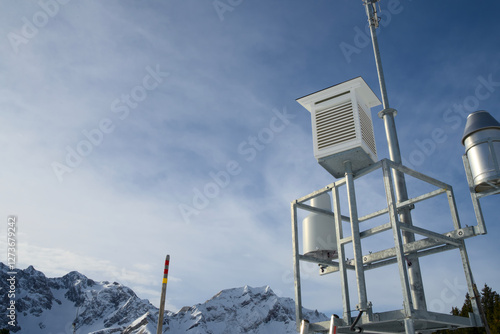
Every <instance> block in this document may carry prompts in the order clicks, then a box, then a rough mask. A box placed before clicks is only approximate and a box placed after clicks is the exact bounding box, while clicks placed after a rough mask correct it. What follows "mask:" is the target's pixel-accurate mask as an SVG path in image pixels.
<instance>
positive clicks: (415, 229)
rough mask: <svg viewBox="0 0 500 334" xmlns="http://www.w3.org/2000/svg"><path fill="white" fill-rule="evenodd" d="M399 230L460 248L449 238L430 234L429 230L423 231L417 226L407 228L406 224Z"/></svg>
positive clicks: (457, 243)
mask: <svg viewBox="0 0 500 334" xmlns="http://www.w3.org/2000/svg"><path fill="white" fill-rule="evenodd" d="M400 228H401V229H402V230H403V231H408V232H413V233H416V234H420V235H423V236H426V237H429V238H431V239H436V240H441V241H442V242H443V243H446V244H450V245H455V246H460V245H461V243H460V242H458V241H456V240H454V239H453V238H450V237H448V236H446V235H442V234H439V233H436V232H432V231H429V230H426V229H423V228H420V227H417V226H408V225H406V224H401V225H400Z"/></svg>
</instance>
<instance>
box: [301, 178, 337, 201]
mask: <svg viewBox="0 0 500 334" xmlns="http://www.w3.org/2000/svg"><path fill="white" fill-rule="evenodd" d="M332 188H333V183H330V184H329V185H327V186H326V187H324V188H322V189H319V190H316V191H313V192H312V193H310V194H309V195H305V196H303V197H301V198H299V199H296V200H295V202H296V203H297V204H300V203H303V202H306V201H308V200H310V199H312V198H314V197H318V196H319V195H321V194H323V193H326V192H328V191H331V190H332Z"/></svg>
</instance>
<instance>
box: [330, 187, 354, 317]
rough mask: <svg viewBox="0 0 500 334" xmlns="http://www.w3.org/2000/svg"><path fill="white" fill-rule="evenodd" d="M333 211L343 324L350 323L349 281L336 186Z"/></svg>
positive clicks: (335, 188) (333, 193)
mask: <svg viewBox="0 0 500 334" xmlns="http://www.w3.org/2000/svg"><path fill="white" fill-rule="evenodd" d="M332 198H333V212H334V213H335V232H336V235H337V254H338V255H339V272H340V286H341V289H342V308H343V316H342V318H343V320H344V323H345V325H348V324H350V323H351V302H350V298H349V283H348V280H347V268H346V264H345V245H344V244H343V243H341V242H340V240H341V239H342V238H344V232H343V228H342V215H341V211H340V197H339V189H338V187H334V188H333V189H332Z"/></svg>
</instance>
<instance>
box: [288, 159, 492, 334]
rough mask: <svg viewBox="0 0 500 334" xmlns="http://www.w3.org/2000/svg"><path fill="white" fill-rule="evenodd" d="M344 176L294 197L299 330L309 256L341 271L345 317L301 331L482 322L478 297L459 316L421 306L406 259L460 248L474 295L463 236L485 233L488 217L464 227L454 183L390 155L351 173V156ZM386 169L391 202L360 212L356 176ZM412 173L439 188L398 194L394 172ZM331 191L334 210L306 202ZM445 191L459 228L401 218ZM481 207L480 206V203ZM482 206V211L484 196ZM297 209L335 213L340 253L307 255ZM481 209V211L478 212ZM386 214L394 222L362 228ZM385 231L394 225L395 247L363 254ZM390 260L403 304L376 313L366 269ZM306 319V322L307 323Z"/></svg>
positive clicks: (418, 328) (325, 269)
mask: <svg viewBox="0 0 500 334" xmlns="http://www.w3.org/2000/svg"><path fill="white" fill-rule="evenodd" d="M344 166H345V171H346V172H345V177H344V178H342V179H340V180H338V181H336V182H334V183H331V184H329V185H328V186H326V187H324V188H322V189H320V190H317V191H315V192H313V193H311V194H309V195H306V196H304V197H302V198H299V199H297V200H295V201H293V202H292V203H291V213H292V237H293V253H294V254H293V255H294V256H293V258H294V275H295V307H296V310H295V311H296V321H297V331H301V323H302V321H303V320H306V319H303V316H302V297H301V283H300V262H301V261H306V262H311V263H316V264H318V265H320V266H321V267H322V274H323V275H324V274H329V273H335V272H339V273H340V282H341V289H342V309H343V313H342V317H334V316H332V319H331V321H325V322H320V323H311V324H307V326H305V325H304V326H302V327H303V329H302V331H301V333H326V332H329V333H352V332H353V331H354V332H361V331H362V332H364V333H407V334H410V333H411V334H413V333H416V332H417V333H422V332H430V331H435V330H438V329H451V328H461V327H476V326H482V325H483V321H482V319H481V313H480V310H479V307H480V305H479V306H478V303H477V298H471V304H472V308H473V313H470V314H469V317H468V318H466V317H459V316H453V315H450V314H443V313H436V312H430V311H428V310H427V309H426V308H425V309H424V308H421V307H420V308H416V307H415V306H414V305H415V298H417V297H416V296H415V295H414V294H412V288H413V287H412V284H411V279H410V277H409V267H410V265H408V262H407V259H413V258H416V259H418V258H421V257H423V256H427V255H431V254H437V253H441V252H445V251H449V250H452V249H458V250H459V251H460V256H461V260H462V265H463V269H464V273H465V278H466V282H467V287H468V293H469V295H470V296H476V293H475V291H477V289H475V283H474V279H473V276H472V271H471V268H470V263H469V258H468V255H467V250H466V246H465V242H464V240H465V239H466V238H469V237H473V236H475V235H478V234H484V233H485V228H484V223H483V222H482V221H480V220H479V219H478V223H479V225H478V226H470V227H469V226H467V227H465V228H463V227H461V224H460V220H459V216H458V211H457V207H456V203H455V197H454V194H453V189H452V187H451V186H450V185H448V184H446V183H443V182H441V181H438V180H436V179H434V178H431V177H429V176H427V175H424V174H422V173H419V172H417V171H414V170H412V169H410V168H408V167H405V166H403V165H401V164H397V163H395V162H393V161H391V160H388V159H383V160H381V161H379V162H377V163H375V164H374V165H372V166H369V167H367V168H365V169H363V170H361V171H359V172H357V173H355V174H354V173H352V170H351V166H350V163H349V162H346V163H345V164H344ZM380 169H381V170H382V174H383V181H384V182H383V183H384V189H385V194H386V200H387V206H386V207H385V208H382V209H380V210H378V211H375V212H373V213H370V214H367V215H364V216H362V217H358V208H357V203H356V195H355V181H356V180H357V179H359V178H361V177H363V176H366V175H368V174H370V173H372V172H375V171H377V170H380ZM396 173H399V174H401V175H403V174H404V175H409V176H411V177H413V178H415V179H418V180H420V181H423V182H425V183H428V184H430V185H433V186H434V187H436V188H437V189H435V190H433V191H431V192H428V193H426V194H423V195H420V196H417V197H414V198H409V199H407V200H404V201H400V200H398V198H397V196H396V191H395V185H394V175H395V174H396ZM342 186H346V188H347V197H348V205H349V216H345V215H343V214H342V212H341V207H340V194H339V189H340V187H342ZM326 192H331V194H332V202H333V209H332V211H329V210H324V209H319V208H315V207H312V206H310V205H308V204H305V203H306V202H307V201H309V200H311V199H312V198H314V197H317V196H319V195H321V194H323V193H326ZM441 194H446V196H447V199H448V203H449V209H450V213H451V218H452V221H453V227H454V229H453V230H451V231H449V232H446V233H438V232H434V231H431V230H428V229H424V228H422V227H417V226H414V225H413V224H406V223H404V222H403V221H401V219H400V213H401V212H402V211H404V210H411V208H413V206H414V205H415V204H416V203H419V202H422V201H424V200H429V199H431V198H434V197H436V196H438V195H441ZM475 207H476V206H475ZM477 207H478V209H479V213H480V206H479V202H477ZM298 209H302V210H306V211H309V212H314V213H319V214H324V215H327V216H330V217H332V219H333V220H334V221H335V229H336V237H337V252H338V259H336V260H335V261H334V260H324V259H318V258H315V257H312V256H306V255H303V254H301V253H300V250H299V228H298V222H297V216H298ZM477 212H478V211H476V215H477V214H478V213H477ZM384 215H387V216H388V217H389V222H388V223H385V224H382V225H379V226H376V227H372V228H369V229H366V230H363V231H360V223H362V222H365V221H368V220H370V219H373V218H376V217H381V216H384ZM343 222H347V223H349V224H350V228H351V235H350V236H347V237H344V234H343ZM384 231H392V235H393V240H394V247H392V248H388V249H385V250H382V251H379V252H374V253H369V254H362V246H361V245H362V241H363V240H366V239H367V238H369V237H371V236H374V235H376V234H378V233H381V232H384ZM405 232H410V233H413V234H414V235H419V236H422V237H423V238H421V239H419V240H415V241H412V242H405V240H404V238H403V235H404V233H405ZM349 243H351V244H352V246H353V253H354V259H352V260H349V261H348V260H346V257H345V247H346V245H347V244H349ZM390 264H397V266H398V270H399V278H400V283H401V290H402V296H403V309H400V310H394V311H388V312H381V313H374V312H373V310H372V304H371V302H369V301H368V298H367V289H366V282H365V271H367V270H372V269H376V268H381V267H384V266H387V265H390ZM348 270H352V271H354V272H355V275H356V287H357V294H358V304H357V305H356V309H357V310H358V311H359V313H358V315H357V317H356V318H355V319H353V317H352V316H351V306H350V303H351V298H350V296H349V282H348V277H347V271H348ZM305 324H306V323H305Z"/></svg>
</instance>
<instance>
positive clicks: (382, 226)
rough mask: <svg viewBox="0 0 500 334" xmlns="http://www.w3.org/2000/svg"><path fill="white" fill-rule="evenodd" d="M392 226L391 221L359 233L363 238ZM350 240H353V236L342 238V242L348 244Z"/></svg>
mask: <svg viewBox="0 0 500 334" xmlns="http://www.w3.org/2000/svg"><path fill="white" fill-rule="evenodd" d="M391 228H392V225H391V223H385V224H382V225H379V226H375V227H372V228H370V229H368V230H364V231H362V232H360V233H359V236H360V237H361V239H363V238H366V237H369V236H371V235H374V234H377V233H381V232H384V231H387V230H390V229H391ZM350 242H352V236H348V237H345V238H343V239H340V243H341V244H348V243H350Z"/></svg>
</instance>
